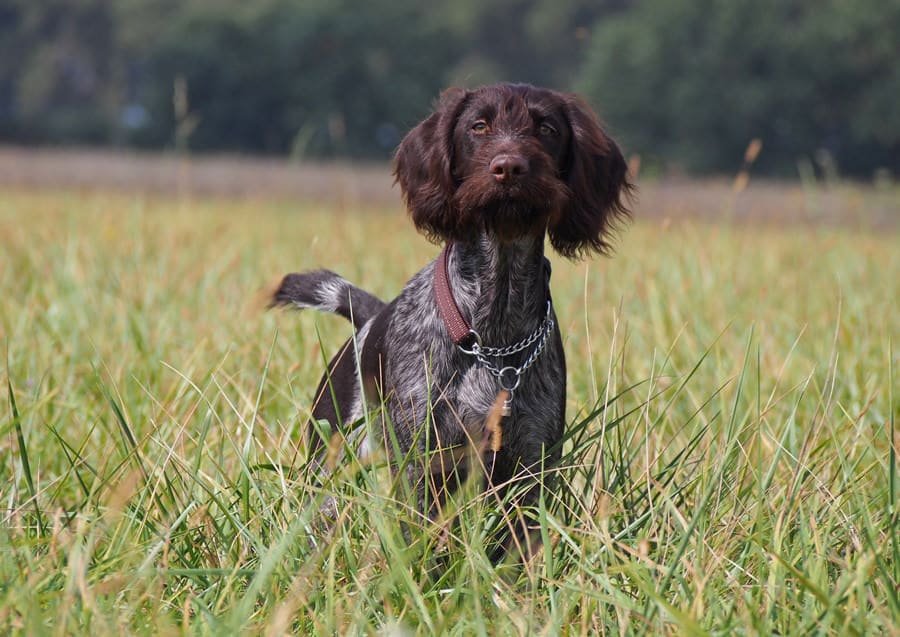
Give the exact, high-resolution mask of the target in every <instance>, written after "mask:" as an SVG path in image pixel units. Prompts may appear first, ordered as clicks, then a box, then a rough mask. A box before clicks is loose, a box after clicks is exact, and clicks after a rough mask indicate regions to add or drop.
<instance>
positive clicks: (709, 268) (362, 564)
mask: <svg viewBox="0 0 900 637" xmlns="http://www.w3.org/2000/svg"><path fill="white" fill-rule="evenodd" d="M858 196H859V197H860V198H861V199H860V201H861V204H860V209H861V210H864V209H865V201H866V199H865V198H866V197H867V196H869V195H867V194H866V193H862V194H859V195H858ZM871 196H872V197H875V196H876V195H875V194H872V195H871ZM877 196H879V197H883V193H882V194H881V195H877ZM765 201H766V205H767V206H770V205H773V204H772V202H771V201H770V200H769V199H766V200H765ZM879 201H882V202H883V201H884V200H883V199H880V200H879ZM694 203H695V204H696V202H694ZM782 204H784V201H782ZM672 205H673V206H675V207H678V208H679V209H683V208H689V207H690V206H691V205H693V204H692V202H691V200H684V199H680V200H679V201H677V202H675V203H673V204H672ZM720 205H721V206H722V208H721V210H720V212H721V211H726V212H727V210H726V209H727V208H728V207H729V206H730V205H731V204H730V203H729V202H720ZM880 205H881V204H880ZM697 212H698V214H700V215H701V216H706V217H714V216H715V215H716V212H717V211H716V210H715V209H711V208H710V207H709V206H708V205H707V206H706V208H705V209H703V210H698V211H697ZM780 212H781V213H782V214H783V215H790V214H791V212H792V210H791V209H790V208H786V209H784V210H781V211H780ZM639 216H640V214H639ZM648 216H649V215H648ZM663 216H664V215H663ZM645 218H646V217H645ZM897 243H898V241H897V235H896V232H895V231H893V230H890V229H887V230H883V229H882V230H881V231H877V230H873V229H867V226H866V224H865V223H864V222H863V223H855V224H851V226H850V227H845V228H844V229H836V228H831V229H829V228H826V227H822V226H817V225H797V226H784V225H767V224H763V223H759V224H733V223H727V222H722V221H718V222H710V221H706V222H699V221H691V220H690V219H685V218H683V217H682V216H680V217H678V218H675V219H674V220H669V219H665V218H663V219H659V218H657V219H654V220H649V221H647V220H645V221H643V222H638V223H636V224H635V225H633V226H632V227H631V228H629V229H628V231H627V232H626V233H625V234H624V235H623V236H622V238H621V240H620V241H619V245H618V251H617V255H616V256H615V257H614V258H613V259H595V260H593V261H589V262H586V263H579V264H569V263H566V262H563V261H562V260H561V259H559V258H554V274H553V286H554V299H555V304H556V307H557V313H558V315H559V317H560V320H561V323H562V328H563V334H564V339H565V348H566V353H567V357H568V362H569V372H568V374H569V376H568V385H569V393H568V419H569V422H570V426H569V434H570V437H569V439H568V440H567V443H566V446H565V448H564V453H565V462H564V463H563V467H562V468H561V469H560V478H561V480H560V484H561V487H560V488H559V489H557V490H556V491H555V492H554V493H547V494H545V497H544V498H543V499H542V500H541V503H540V506H539V510H538V515H539V516H540V518H541V520H542V527H543V535H544V538H545V547H544V550H543V552H542V553H541V554H540V555H539V556H538V557H537V558H536V559H535V560H534V561H533V562H532V563H530V564H528V565H526V566H516V565H510V564H507V565H502V566H500V567H499V568H495V567H493V566H492V565H491V564H490V563H489V561H488V560H487V558H486V557H485V551H484V544H485V537H488V536H489V532H490V529H491V527H492V526H493V525H496V524H499V523H502V520H498V519H497V515H496V504H495V502H494V501H493V499H492V498H491V497H490V495H488V496H479V495H478V494H477V492H476V491H475V490H474V489H472V488H467V489H466V490H465V493H464V494H462V495H463V496H465V497H462V498H460V501H459V503H458V504H459V511H458V516H459V523H458V524H457V525H455V526H448V525H447V524H446V523H445V521H444V520H439V521H437V522H434V523H432V522H429V521H425V520H422V519H421V518H420V517H419V516H418V515H417V514H416V512H415V511H414V510H411V508H410V506H409V501H408V500H407V499H406V498H405V497H404V495H403V488H402V485H397V484H393V483H392V481H391V478H390V475H389V473H388V472H386V471H385V470H384V467H383V466H380V465H378V464H375V465H361V464H360V463H358V462H356V461H355V460H354V459H353V458H350V459H349V460H348V461H346V462H344V463H342V465H341V467H340V470H339V471H337V472H336V474H335V477H334V478H333V479H332V480H330V481H326V483H325V484H321V485H317V484H316V483H315V481H314V479H313V477H312V476H311V474H310V471H309V470H308V461H307V458H306V455H305V453H304V448H303V444H302V442H301V439H302V435H301V429H302V424H303V422H304V421H305V418H306V415H307V413H308V409H309V406H310V401H311V397H312V395H313V391H314V388H315V383H316V382H317V380H318V377H319V374H320V372H321V369H322V361H323V357H325V356H327V355H328V354H329V353H331V352H332V351H334V349H335V348H336V347H337V345H338V344H339V343H340V342H341V341H342V340H343V339H344V338H346V336H347V335H348V333H349V328H348V326H347V325H346V324H345V323H343V322H342V321H340V320H339V319H336V318H332V317H323V316H316V315H313V314H308V315H307V314H289V313H281V314H280V313H271V312H270V313H266V312H264V311H263V310H262V309H261V304H260V303H259V297H258V292H259V291H260V290H261V289H262V288H264V287H265V285H266V284H268V283H271V282H272V281H273V280H274V279H276V278H277V277H278V276H279V275H280V274H282V273H283V272H285V271H288V270H300V269H304V268H310V267H315V266H322V265H324V266H327V267H329V268H332V269H334V270H336V271H339V272H341V273H342V274H344V275H345V276H347V277H348V278H350V279H352V280H354V281H355V282H358V283H359V284H361V285H363V287H365V288H367V289H369V290H371V291H373V292H375V293H377V294H379V295H381V296H384V297H390V296H391V295H392V294H395V293H396V292H397V290H398V289H399V287H400V285H401V284H402V283H403V282H404V281H405V280H406V279H407V278H408V276H409V275H410V274H412V273H413V272H414V271H415V270H416V269H418V268H419V267H421V265H422V264H423V263H425V261H426V260H427V259H429V258H432V257H433V256H434V255H435V254H436V253H437V249H436V248H435V247H434V246H430V245H428V244H427V243H426V242H425V241H424V240H423V239H421V238H419V237H417V236H416V235H415V234H414V232H413V230H412V228H411V227H410V225H409V223H408V221H406V220H405V219H404V218H403V215H402V214H400V213H399V212H398V210H397V209H396V207H395V206H385V207H383V208H372V209H367V210H362V209H357V208H356V205H355V204H349V205H348V204H344V205H343V206H342V205H340V204H325V203H318V204H302V203H297V202H296V201H278V200H273V199H258V198H250V199H242V200H221V199H216V198H212V197H210V198H202V199H194V200H178V199H172V198H158V197H156V198H154V197H138V196H131V195H127V194H109V193H107V194H104V193H92V192H89V191H82V192H76V191H33V192H32V191H23V190H9V189H7V190H5V191H2V192H0V292H2V297H0V298H2V301H0V344H2V347H3V350H4V355H5V365H3V366H0V376H2V377H3V378H2V380H3V381H4V382H3V383H2V385H3V387H2V390H3V391H4V393H6V395H7V401H6V402H7V409H6V410H4V411H2V412H0V434H2V435H0V467H2V471H3V479H2V481H0V501H2V512H0V516H2V525H0V632H3V633H21V634H91V633H93V634H110V633H125V634H144V633H178V632H184V633H198V634H214V635H219V634H234V633H247V634H267V635H280V634H286V633H292V632H293V633H300V634H304V633H316V634H331V633H340V634H346V633H366V634H368V633H386V634H404V633H405V632H409V633H411V634H416V633H421V634H460V635H479V634H483V635H495V634H497V635H500V634H560V633H563V634H601V635H605V634H611V635H612V634H615V635H618V634H641V633H649V634H658V633H678V634H734V633H743V634H786V635H787V634H790V635H796V634H807V633H821V634H841V635H843V634H848V635H857V634H859V635H864V634H900V631H898V628H897V626H898V625H900V599H898V592H897V591H898V588H900V539H898V532H897V531H898V486H900V481H898V478H897V466H896V465H897V451H898V447H900V434H898V433H897V428H896V427H897V423H896V420H897V417H898V415H900V399H898V389H897V388H898V383H897V376H898V371H897V367H898V350H897V343H896V339H897V337H898V336H900V318H898V316H900V314H898V306H897V299H898V298H900V251H898V250H897ZM326 498H334V501H335V502H336V505H337V506H336V511H337V514H336V520H335V522H334V524H333V525H326V524H324V523H323V520H322V519H321V516H319V515H317V511H318V509H319V507H320V505H321V504H322V503H323V502H324V501H325V499H326ZM401 527H406V528H407V529H408V533H407V535H406V536H404V534H403V533H402V532H401V530H400V529H401Z"/></svg>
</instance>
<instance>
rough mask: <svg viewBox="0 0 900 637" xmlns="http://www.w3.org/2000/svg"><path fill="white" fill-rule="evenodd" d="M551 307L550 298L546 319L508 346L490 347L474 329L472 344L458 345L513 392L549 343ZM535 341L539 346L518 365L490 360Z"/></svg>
mask: <svg viewBox="0 0 900 637" xmlns="http://www.w3.org/2000/svg"><path fill="white" fill-rule="evenodd" d="M551 309H552V306H551V304H550V300H549V299H548V300H547V314H546V315H545V316H544V320H543V321H542V322H541V324H540V325H538V326H537V328H536V329H535V330H534V331H533V332H532V333H531V334H529V335H528V336H526V337H525V338H523V339H522V340H521V341H519V342H518V343H514V344H513V345H507V346H506V347H488V346H485V345H482V343H481V336H480V335H479V334H478V332H476V331H475V330H474V329H470V330H469V333H470V334H471V337H472V344H471V345H469V346H466V345H464V344H462V343H461V344H459V345H458V347H459V349H460V351H461V352H463V353H464V354H468V355H469V356H474V357H475V360H477V361H478V362H479V363H481V365H482V367H484V368H485V369H486V370H488V371H489V372H490V373H491V374H493V375H494V376H495V377H496V378H497V383H498V384H499V385H500V388H501V389H505V390H506V391H508V392H510V394H512V392H513V391H514V390H515V389H516V388H517V387H518V386H519V383H520V382H521V380H522V374H524V373H525V371H526V370H527V369H528V368H529V367H531V366H532V365H533V364H534V362H535V361H536V360H537V358H538V356H540V354H541V352H542V351H543V350H544V346H545V345H546V344H547V338H548V337H549V336H550V332H551V331H552V330H553V317H552V316H550V312H551ZM534 343H537V346H536V347H535V348H534V349H533V350H532V352H531V354H529V355H528V358H526V359H525V362H524V363H522V364H521V365H520V366H518V367H513V366H512V365H507V366H505V367H499V366H498V365H495V364H494V363H492V362H491V361H490V360H489V358H494V359H497V358H503V357H504V356H511V355H512V354H517V353H519V352H521V351H524V350H525V349H527V348H528V347H530V346H531V345H533V344H534Z"/></svg>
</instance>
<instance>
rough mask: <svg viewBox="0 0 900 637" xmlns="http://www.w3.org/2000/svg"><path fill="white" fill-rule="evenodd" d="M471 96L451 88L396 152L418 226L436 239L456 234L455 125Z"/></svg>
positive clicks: (398, 173)
mask: <svg viewBox="0 0 900 637" xmlns="http://www.w3.org/2000/svg"><path fill="white" fill-rule="evenodd" d="M467 98H468V92H467V91H465V90H463V89H447V90H446V91H444V92H443V93H442V94H441V98H440V100H439V102H438V105H437V108H436V109H435V112H434V113H432V114H431V115H430V116H428V118H426V119H425V121H423V122H422V123H421V124H419V125H418V126H416V127H415V128H414V129H412V130H411V131H410V132H409V133H407V134H406V137H404V138H403V141H402V142H400V146H399V147H398V148H397V153H396V154H395V155H394V177H395V181H396V183H399V184H400V190H401V192H402V194H403V201H404V202H405V203H406V207H407V209H408V210H409V214H410V216H411V217H412V220H413V223H415V224H416V228H417V229H418V230H419V231H420V232H423V233H425V235H426V236H427V237H428V238H429V239H431V240H432V241H439V240H444V239H448V238H450V237H452V236H453V234H454V229H455V223H456V221H457V220H456V216H457V215H456V209H455V207H454V205H453V193H454V191H455V190H456V186H457V184H456V180H455V178H454V176H453V128H454V126H455V125H456V120H457V118H458V117H459V114H460V113H461V112H462V109H463V106H464V105H465V102H466V100H467Z"/></svg>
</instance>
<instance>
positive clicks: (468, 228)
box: [272, 84, 631, 539]
mask: <svg viewBox="0 0 900 637" xmlns="http://www.w3.org/2000/svg"><path fill="white" fill-rule="evenodd" d="M394 172H395V175H396V179H397V182H399V184H400V187H401V189H402V193H403V197H404V200H405V202H406V204H407V207H408V209H409V214H410V216H411V217H412V220H413V222H414V223H415V225H416V228H418V229H419V230H420V231H421V232H423V233H425V234H426V235H427V236H428V237H429V238H430V239H432V240H434V241H439V242H443V243H444V244H445V247H444V251H443V252H442V253H441V255H440V256H439V257H438V259H436V260H435V261H432V262H431V263H429V264H428V265H426V266H425V267H424V268H423V269H422V270H421V271H420V272H418V273H417V274H416V275H414V276H413V277H412V278H411V279H410V280H409V281H408V282H407V284H406V285H405V286H404V288H403V290H402V291H401V292H400V294H399V296H397V298H395V299H394V300H392V301H391V302H390V303H385V302H383V301H381V300H380V299H377V298H376V297H374V296H372V295H371V294H368V293H367V292H365V291H363V290H360V289H359V288H357V287H355V286H353V285H351V284H350V283H349V282H347V281H346V280H344V279H343V278H341V277H339V276H338V275H337V274H334V273H333V272H330V271H327V270H318V271H315V272H308V273H304V274H289V275H287V276H286V277H285V278H284V279H283V281H282V282H281V285H280V287H279V288H278V290H277V291H276V292H275V294H274V296H273V298H272V304H273V305H287V306H293V307H298V308H306V307H311V308H316V309H319V310H326V311H330V312H336V313H338V314H340V315H341V316H344V317H345V318H348V319H350V320H351V321H352V322H353V325H354V327H355V328H356V330H357V331H356V334H355V336H354V337H353V339H351V340H349V341H348V342H347V343H346V344H345V345H344V347H343V348H342V349H341V351H340V352H339V353H338V354H337V356H335V358H334V359H333V360H332V361H331V363H330V365H329V369H328V372H327V373H326V375H325V377H324V378H323V379H322V381H321V383H320V385H319V389H318V391H317V393H316V400H315V405H314V407H313V411H312V418H313V419H314V420H316V421H323V420H324V421H327V422H328V423H329V424H330V427H331V431H332V432H333V433H336V432H338V431H344V433H345V434H346V435H348V436H353V435H355V436H356V438H355V440H356V441H357V442H356V444H357V445H358V449H359V450H360V452H361V453H367V452H368V451H369V450H371V449H373V448H374V446H375V445H378V444H385V443H386V442H387V441H395V443H396V444H397V445H398V446H399V449H398V450H397V451H399V452H400V453H401V454H403V455H408V454H410V453H412V454H413V455H418V456H420V457H421V458H422V462H413V463H411V464H410V465H409V466H410V467H412V468H411V469H409V471H410V473H411V478H412V479H413V484H415V485H416V489H417V495H418V499H419V502H418V505H419V507H420V509H421V510H422V511H423V512H425V513H429V514H432V515H433V514H434V513H435V512H436V510H437V507H439V506H440V502H441V497H442V496H441V492H442V489H446V488H448V486H447V485H448V484H450V485H452V484H456V483H458V480H459V479H461V478H464V477H465V474H466V472H467V471H470V470H471V467H469V466H466V465H465V463H463V464H460V463H453V464H454V466H452V467H448V466H446V463H444V462H443V461H441V462H440V463H437V466H438V469H437V470H436V469H435V467H436V463H435V462H434V460H433V456H431V454H432V453H433V452H434V451H435V450H446V449H454V448H463V447H466V446H467V445H471V443H472V441H473V439H474V440H475V442H476V447H477V448H478V449H480V451H481V452H482V462H483V467H484V470H485V473H486V475H487V482H488V484H489V485H490V486H491V487H493V488H496V489H497V490H498V491H499V492H501V493H502V492H503V491H504V489H505V488H506V487H507V486H508V485H510V484H511V483H512V482H513V481H517V480H522V479H524V480H526V481H529V482H530V483H531V485H532V487H531V488H530V489H526V490H525V491H524V493H525V495H524V496H522V497H520V498H519V499H518V500H516V501H515V502H514V506H516V507H519V506H520V505H523V504H528V503H529V502H531V501H532V500H533V498H534V496H535V495H536V493H537V490H538V488H539V487H540V485H541V483H542V481H543V480H544V478H543V476H544V475H545V472H544V469H546V468H548V467H551V466H552V465H553V464H554V462H555V461H556V460H557V459H558V458H559V455H560V441H561V439H562V436H563V427H564V425H565V399H566V364H565V356H564V353H563V347H562V340H561V338H560V333H559V328H558V325H557V322H556V316H555V314H554V311H553V306H552V301H551V297H550V289H549V279H550V270H549V263H548V261H547V260H546V259H545V257H544V242H545V237H549V240H550V244H551V245H552V246H553V248H555V250H556V251H557V252H558V253H560V254H561V255H563V256H565V257H569V258H578V257H581V256H584V255H586V254H589V253H592V252H596V253H604V252H606V251H607V250H608V249H609V247H610V246H609V235H610V231H611V228H612V227H614V225H615V222H616V221H617V220H620V219H622V218H624V217H626V216H627V215H628V211H627V209H626V207H625V205H624V199H625V197H626V195H627V194H628V192H629V191H630V190H631V184H630V183H629V179H628V175H627V166H626V162H625V160H624V158H623V156H622V153H621V152H620V151H619V148H618V147H617V146H616V144H615V142H613V140H612V139H611V138H610V137H609V136H608V135H607V134H606V133H605V132H604V131H603V129H602V128H601V126H600V124H599V123H598V121H597V118H596V117H595V116H594V114H593V113H592V112H591V110H590V108H589V107H588V106H587V105H586V104H585V103H584V102H583V101H582V100H581V99H579V98H578V97H576V96H574V95H571V94H565V93H560V92H556V91H552V90H548V89H542V88H536V87H533V86H529V85H524V84H498V85H494V86H486V87H482V88H479V89H475V90H462V89H450V90H448V91H446V92H445V93H444V94H443V95H442V96H441V99H440V102H439V104H438V106H437V108H436V110H435V112H434V113H433V114H432V115H430V116H429V117H428V118H427V119H425V120H424V121H423V122H422V123H420V124H419V125H418V126H416V127H415V128H414V129H413V130H412V131H410V132H409V133H408V134H407V135H406V137H405V138H404V139H403V141H402V142H401V144H400V147H399V149H398V150H397V153H396V157H395V168H394ZM354 341H355V345H354ZM357 365H358V368H357ZM501 390H504V391H506V392H507V393H505V394H502V396H503V398H504V399H505V400H504V403H505V404H504V407H505V411H504V415H503V416H502V423H501V424H502V437H499V438H494V439H493V441H492V444H490V445H481V446H478V444H477V443H478V441H479V440H480V439H484V437H485V436H484V435H483V434H482V433H481V432H482V431H483V428H484V427H485V423H486V420H487V417H488V414H489V412H490V411H491V409H492V406H493V405H494V404H495V401H496V399H497V396H498V392H500V391H501ZM371 406H379V407H381V408H382V416H383V417H382V418H381V422H382V425H380V426H379V429H380V431H377V432H376V435H374V436H373V435H372V432H371V431H369V432H368V433H367V432H366V431H363V429H365V427H364V426H362V425H361V424H360V423H361V422H362V420H361V419H362V418H363V415H364V412H365V410H366V409H367V408H369V407H371ZM354 427H356V428H357V430H358V431H356V432H355V434H353V433H350V432H347V431H346V429H348V428H350V429H352V428H354ZM315 431H316V429H315V427H312V426H311V427H310V432H311V435H312V436H313V438H312V441H311V444H312V446H313V449H314V450H319V451H321V450H320V449H319V445H320V441H319V439H318V436H316V435H315V434H314V432H315ZM373 438H377V439H378V440H374V439H373ZM488 447H490V448H488ZM470 448H471V447H470ZM426 457H431V458H432V459H431V460H427V461H426ZM445 457H447V456H440V458H445ZM453 457H457V456H453ZM436 474H437V475H438V478H437V479H435V475H436ZM429 485H430V486H431V488H429ZM449 488H452V486H451V487H449ZM524 528H525V527H524V526H522V527H521V529H522V530H524ZM514 535H515V536H519V539H521V536H522V533H520V532H518V531H517V532H516V533H515V534H514Z"/></svg>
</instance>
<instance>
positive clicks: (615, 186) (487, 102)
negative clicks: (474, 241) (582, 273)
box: [394, 84, 632, 257]
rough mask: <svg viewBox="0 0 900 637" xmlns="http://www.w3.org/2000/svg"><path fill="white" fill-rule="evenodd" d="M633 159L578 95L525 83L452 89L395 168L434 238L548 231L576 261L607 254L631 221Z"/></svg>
mask: <svg viewBox="0 0 900 637" xmlns="http://www.w3.org/2000/svg"><path fill="white" fill-rule="evenodd" d="M627 173H628V169H627V165H626V163H625V159H624V157H623V156H622V153H621V151H620V150H619V148H618V146H616V144H615V142H614V141H613V140H612V139H611V138H610V137H609V136H608V135H607V134H606V133H605V132H604V131H603V129H602V128H601V126H600V124H599V122H598V121H597V118H596V116H595V115H594V114H593V112H592V111H591V109H590V107H588V106H587V105H586V104H585V103H584V102H583V101H581V99H579V98H578V97H576V96H574V95H571V94H565V93H559V92H556V91H551V90H548V89H541V88H535V87H533V86H528V85H524V84H498V85H495V86H486V87H483V88H479V89H475V90H471V91H470V90H462V89H450V90H448V91H446V92H444V94H443V95H442V96H441V99H440V102H439V104H438V106H437V108H436V110H435V112H434V113H433V114H431V115H430V116H429V117H428V118H427V119H425V121H423V122H422V123H421V124H419V125H418V126H416V127H415V128H414V129H413V130H412V131H410V132H409V133H408V134H407V135H406V137H405V138H404V139H403V141H402V142H401V143H400V147H399V148H398V149H397V154H396V157H395V167H394V174H395V175H396V178H397V181H398V182H399V184H400V188H401V190H402V192H403V197H404V200H405V201H406V204H407V207H408V208H409V212H410V215H411V216H412V219H413V222H414V223H415V224H416V227H417V228H418V229H419V230H421V231H422V232H424V233H425V234H426V235H427V236H428V237H429V238H431V239H433V240H450V239H465V238H466V237H471V236H472V235H473V234H474V233H477V232H480V231H482V230H488V231H490V232H493V233H494V234H495V235H496V236H497V237H498V238H499V239H500V240H501V241H504V240H512V239H516V238H519V237H523V236H528V235H536V236H539V235H540V234H542V233H543V232H545V231H546V232H548V233H549V235H550V242H551V243H552V245H553V247H554V248H555V249H556V250H557V251H558V252H559V253H560V254H562V255H564V256H567V257H578V256H581V255H583V254H585V253H587V252H591V251H596V252H605V251H607V250H608V249H609V243H608V241H607V238H608V234H609V231H610V228H611V226H612V225H613V224H614V222H615V221H616V220H617V219H620V218H622V217H626V216H627V215H628V210H627V208H626V207H625V204H624V201H623V199H624V198H625V196H626V195H627V193H628V192H629V191H630V189H631V187H632V186H631V184H630V183H629V181H628V174H627Z"/></svg>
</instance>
